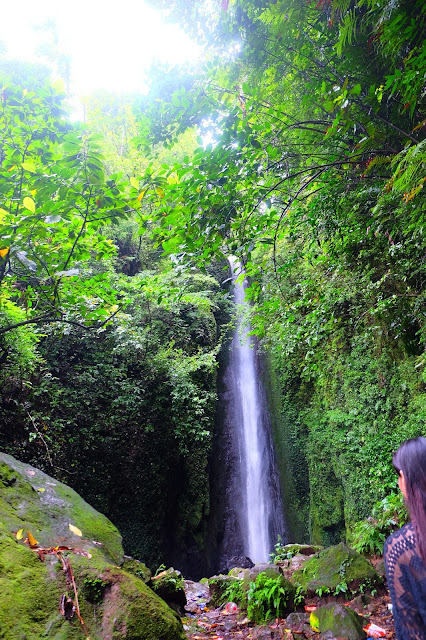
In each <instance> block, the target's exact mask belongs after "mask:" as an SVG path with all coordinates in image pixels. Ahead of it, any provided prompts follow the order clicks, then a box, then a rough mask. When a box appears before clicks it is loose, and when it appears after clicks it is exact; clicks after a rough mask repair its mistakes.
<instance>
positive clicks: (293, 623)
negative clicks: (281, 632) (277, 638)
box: [285, 611, 309, 631]
mask: <svg viewBox="0 0 426 640" xmlns="http://www.w3.org/2000/svg"><path fill="white" fill-rule="evenodd" d="M285 624H286V627H288V628H289V629H291V630H292V631H298V630H301V629H302V627H303V626H304V625H305V624H309V614H307V613H301V612H298V611H294V612H293V613H290V615H288V616H287V618H286V619H285Z"/></svg>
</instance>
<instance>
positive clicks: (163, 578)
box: [151, 567, 186, 615]
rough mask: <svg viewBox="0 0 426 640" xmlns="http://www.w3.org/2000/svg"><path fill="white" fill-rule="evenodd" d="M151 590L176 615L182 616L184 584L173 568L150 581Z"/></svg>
mask: <svg viewBox="0 0 426 640" xmlns="http://www.w3.org/2000/svg"><path fill="white" fill-rule="evenodd" d="M151 584H152V589H153V590H154V591H155V593H156V594H157V595H158V596H159V597H160V598H161V599H162V600H164V601H165V602H167V604H168V605H169V606H170V607H172V609H174V610H175V611H177V612H178V613H181V614H182V615H183V613H184V612H183V608H184V606H185V605H186V596H185V588H184V587H185V584H184V581H183V576H182V574H181V573H180V571H176V570H175V569H173V567H170V568H169V569H166V570H165V571H161V573H159V574H158V575H156V576H154V577H153V578H152V580H151Z"/></svg>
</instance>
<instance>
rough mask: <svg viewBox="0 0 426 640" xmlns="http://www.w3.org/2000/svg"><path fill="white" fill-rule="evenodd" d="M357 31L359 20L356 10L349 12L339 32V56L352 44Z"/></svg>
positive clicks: (337, 49) (337, 48)
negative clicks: (347, 45)
mask: <svg viewBox="0 0 426 640" xmlns="http://www.w3.org/2000/svg"><path fill="white" fill-rule="evenodd" d="M356 29H357V19H356V15H355V9H352V11H347V12H346V14H345V16H344V18H343V20H342V22H341V24H340V31H339V41H338V43H337V46H336V51H337V55H339V56H341V55H342V51H343V49H344V47H345V46H346V44H351V42H352V40H353V38H354V36H355V33H356Z"/></svg>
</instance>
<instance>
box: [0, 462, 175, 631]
mask: <svg viewBox="0 0 426 640" xmlns="http://www.w3.org/2000/svg"><path fill="white" fill-rule="evenodd" d="M0 523H1V524H0V637H1V638H3V640H24V639H25V640H39V639H40V638H42V637H43V638H48V639H50V640H83V639H84V637H85V633H84V630H83V628H82V626H81V624H80V621H79V620H78V617H77V616H74V617H73V618H72V619H71V620H67V619H65V618H64V617H63V616H62V615H61V614H60V612H59V603H60V599H61V596H62V595H63V594H65V593H67V594H68V596H69V597H70V598H72V599H74V598H75V594H74V592H73V589H72V587H71V586H70V585H67V583H66V578H65V574H64V572H63V571H62V566H61V564H60V563H59V562H58V559H57V558H56V557H55V556H54V555H53V554H51V553H50V554H49V553H48V554H47V555H45V560H44V562H42V561H41V560H40V558H39V557H38V555H37V552H36V551H37V550H36V549H30V548H29V547H28V546H26V545H25V544H24V543H23V542H22V541H18V540H17V536H16V535H15V533H16V532H17V531H19V530H20V529H23V530H24V532H25V533H24V537H25V535H26V532H28V531H30V532H31V534H32V535H33V536H34V537H35V538H36V539H37V540H38V541H39V546H40V547H44V548H46V549H49V548H52V547H55V546H57V545H60V546H62V547H71V548H72V549H73V550H75V552H73V551H69V552H68V551H65V552H64V553H65V554H67V555H68V559H69V561H70V563H71V567H72V571H73V574H74V577H75V582H76V585H77V589H78V592H79V604H80V611H81V616H82V618H83V619H84V622H85V625H86V627H87V631H88V634H89V635H90V638H91V640H136V639H138V640H183V639H184V638H185V635H184V633H183V628H182V623H181V621H180V620H179V619H178V618H177V617H176V615H175V614H174V613H173V612H172V611H171V610H170V609H169V607H167V605H166V604H165V603H164V602H163V601H162V600H161V599H160V598H159V597H158V596H156V595H155V593H154V592H153V591H152V590H151V589H149V588H148V587H147V586H146V585H145V584H144V582H143V581H142V580H140V579H139V578H138V577H135V576H132V575H130V574H128V573H127V572H126V571H124V570H123V569H122V568H120V566H118V565H120V564H121V563H122V561H123V548H122V544H121V536H120V533H119V532H118V530H117V529H116V528H115V527H114V525H113V524H112V523H111V522H110V521H109V520H108V519H107V518H106V517H105V516H103V515H102V514H100V513H98V512H97V511H95V509H93V508H92V507H90V506H89V505H88V504H87V503H86V502H85V501H84V500H83V499H82V498H81V497H80V496H79V495H78V494H77V493H76V492H75V491H73V490H72V489H70V488H69V487H67V486H66V485H64V484H62V483H61V482H59V481H57V480H55V479H54V478H51V477H49V476H48V475H46V474H45V473H43V472H41V471H39V470H38V469H35V468H34V467H31V466H30V465H26V464H23V463H21V462H18V461H17V460H15V459H14V458H12V457H11V456H8V455H6V454H3V453H0ZM70 524H71V525H73V526H74V527H77V529H80V530H81V533H82V536H81V537H80V536H79V535H76V533H74V532H73V531H72V530H71V529H70V528H69V525H70ZM79 552H83V553H84V554H86V555H82V554H81V553H79ZM88 556H90V557H88ZM87 585H102V589H100V590H99V591H98V598H97V602H96V603H94V602H93V597H92V595H91V591H90V589H87Z"/></svg>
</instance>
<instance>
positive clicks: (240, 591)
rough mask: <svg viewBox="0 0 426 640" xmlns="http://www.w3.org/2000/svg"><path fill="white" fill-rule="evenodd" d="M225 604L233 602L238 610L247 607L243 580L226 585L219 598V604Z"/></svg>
mask: <svg viewBox="0 0 426 640" xmlns="http://www.w3.org/2000/svg"><path fill="white" fill-rule="evenodd" d="M227 602H235V603H236V604H237V605H238V606H239V607H240V609H245V608H246V607H247V602H248V601H247V588H245V586H244V581H243V580H240V579H236V580H232V581H231V582H229V583H227V585H226V588H225V589H224V591H223V593H222V595H221V597H220V604H226V603H227Z"/></svg>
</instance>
